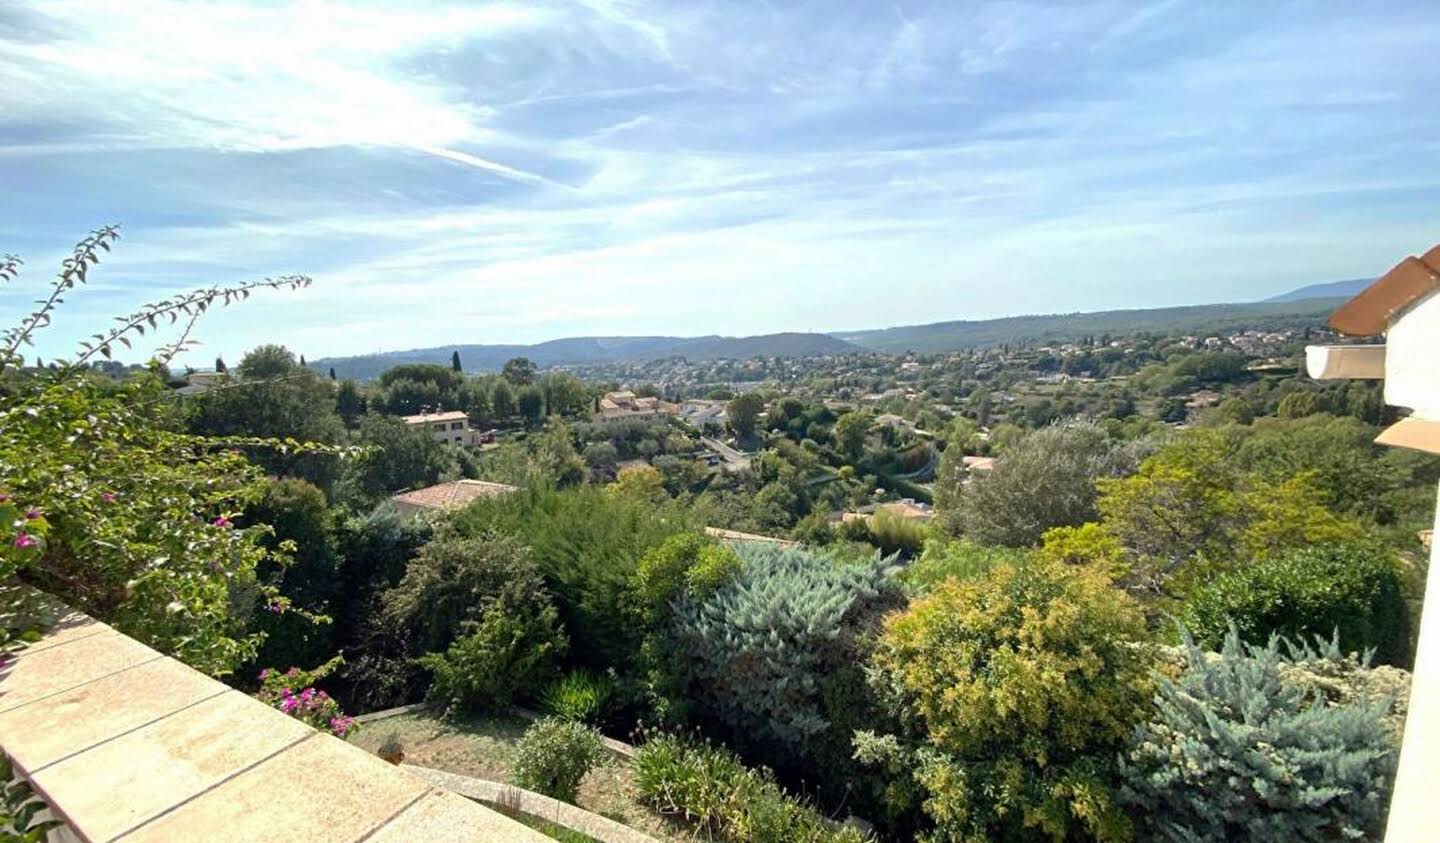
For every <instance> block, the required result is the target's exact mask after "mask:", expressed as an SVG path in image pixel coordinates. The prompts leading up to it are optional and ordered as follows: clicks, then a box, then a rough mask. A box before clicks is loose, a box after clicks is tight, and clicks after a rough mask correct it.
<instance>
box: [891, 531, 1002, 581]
mask: <svg viewBox="0 0 1440 843" xmlns="http://www.w3.org/2000/svg"><path fill="white" fill-rule="evenodd" d="M1025 554H1026V551H1023V550H1017V549H1016V548H1013V547H987V546H985V545H982V544H976V543H975V542H973V541H970V540H969V539H953V540H949V541H946V540H943V539H931V540H929V541H927V542H925V551H924V552H923V553H921V554H920V558H919V559H916V560H915V562H914V563H912V564H911V565H910V566H909V567H907V568H906V569H905V570H904V571H902V572H901V573H900V580H901V582H903V583H905V584H906V586H908V587H909V588H910V589H912V590H914V591H916V592H924V591H927V590H929V589H930V587H931V586H933V585H935V584H936V583H939V582H943V581H944V580H949V579H959V580H966V579H970V578H971V577H978V576H981V575H983V574H984V573H985V572H987V571H989V570H990V569H991V568H993V567H995V566H996V565H997V564H1000V563H1002V562H1009V563H1012V564H1013V563H1018V562H1021V561H1022V560H1024V559H1025Z"/></svg>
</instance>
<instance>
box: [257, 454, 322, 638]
mask: <svg viewBox="0 0 1440 843" xmlns="http://www.w3.org/2000/svg"><path fill="white" fill-rule="evenodd" d="M244 520H245V522H246V523H259V524H269V525H270V526H271V527H272V528H273V529H274V533H273V534H272V535H271V536H270V537H269V538H267V540H266V544H267V545H269V546H270V547H272V548H276V549H278V548H279V547H280V543H281V542H287V541H288V542H293V546H294V548H295V550H294V553H293V554H292V557H293V559H292V561H291V563H290V564H289V565H287V566H285V567H284V569H283V570H281V569H280V567H279V566H278V565H275V564H274V563H271V564H267V565H262V566H261V568H260V572H259V573H260V575H261V576H262V577H268V578H274V579H276V580H278V586H279V589H280V593H281V594H282V595H284V596H285V597H286V598H288V599H289V600H290V603H291V605H292V606H294V607H297V608H300V609H304V610H306V612H307V613H314V614H318V615H325V616H327V617H328V616H330V612H331V608H332V603H333V601H334V600H335V597H336V596H337V595H338V594H339V591H340V577H339V571H338V568H337V564H338V559H337V556H336V548H335V532H334V526H333V524H332V520H331V516H330V508H329V504H328V503H327V502H326V500H325V493H324V492H322V491H320V489H319V488H317V487H315V486H314V485H312V484H310V483H308V482H306V481H304V480H297V479H293V478H292V479H287V480H273V481H270V482H269V483H267V484H266V486H265V492H264V494H263V495H261V497H260V500H259V501H257V502H256V503H255V504H254V505H253V506H251V507H250V508H249V509H247V510H246V512H245V519H244ZM255 618H256V625H257V627H258V628H259V629H260V630H261V631H262V632H264V633H265V642H264V643H263V644H262V645H261V647H260V652H259V654H258V655H257V656H256V658H255V662H256V663H257V664H264V665H317V664H320V663H321V662H323V661H325V660H326V659H327V658H329V657H330V655H331V654H333V653H334V652H335V649H336V648H335V641H334V637H333V635H332V632H333V628H332V626H331V625H330V623H328V622H316V621H313V620H311V619H310V618H308V617H306V616H305V615H302V614H300V613H298V612H286V613H284V614H280V615H277V614H275V613H273V612H269V611H265V610H264V609H263V608H259V610H258V611H256V612H255Z"/></svg>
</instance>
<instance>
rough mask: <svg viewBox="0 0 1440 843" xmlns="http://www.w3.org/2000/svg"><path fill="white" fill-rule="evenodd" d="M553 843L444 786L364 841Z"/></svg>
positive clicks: (427, 795) (530, 829)
mask: <svg viewBox="0 0 1440 843" xmlns="http://www.w3.org/2000/svg"><path fill="white" fill-rule="evenodd" d="M418 840H425V841H431V843H472V841H473V843H512V841H513V843H553V841H551V839H550V838H549V837H546V836H545V835H543V834H541V833H540V832H538V831H536V830H534V829H533V828H530V827H528V826H525V825H522V824H521V823H518V822H516V821H515V820H512V819H510V818H509V817H507V816H504V815H502V814H500V813H498V812H496V811H492V810H490V809H489V808H486V807H485V806H483V805H480V804H478V803H475V802H471V801H470V800H469V799H466V798H465V797H463V796H456V795H455V794H453V793H448V792H446V791H443V790H435V791H431V792H430V793H427V794H426V795H425V797H424V798H423V799H421V800H420V801H419V802H416V803H415V804H414V805H411V806H410V807H409V808H406V809H405V813H403V814H401V815H400V816H398V817H396V818H395V819H393V820H391V821H390V822H389V823H388V824H386V826H385V827H384V828H382V829H380V830H379V831H378V832H376V833H375V835H374V836H372V837H369V838H366V840H365V843H413V841H418Z"/></svg>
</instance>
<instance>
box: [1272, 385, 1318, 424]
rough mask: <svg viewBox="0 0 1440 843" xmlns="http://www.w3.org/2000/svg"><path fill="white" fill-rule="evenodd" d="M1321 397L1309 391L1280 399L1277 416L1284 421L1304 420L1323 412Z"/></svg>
mask: <svg viewBox="0 0 1440 843" xmlns="http://www.w3.org/2000/svg"><path fill="white" fill-rule="evenodd" d="M1320 404H1321V402H1320V396H1319V395H1318V394H1317V393H1315V392H1311V391H1309V390H1302V391H1299V392H1292V393H1290V394H1289V395H1287V396H1285V397H1284V398H1282V399H1280V406H1279V407H1278V408H1277V409H1276V410H1275V414H1276V415H1278V416H1279V417H1280V418H1282V419H1303V418H1305V417H1306V416H1313V415H1315V414H1316V413H1318V412H1320V411H1321V406H1320Z"/></svg>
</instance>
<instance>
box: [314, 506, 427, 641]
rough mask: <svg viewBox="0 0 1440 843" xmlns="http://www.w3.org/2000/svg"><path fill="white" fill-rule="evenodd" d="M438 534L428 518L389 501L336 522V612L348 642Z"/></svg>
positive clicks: (340, 637) (341, 636)
mask: <svg viewBox="0 0 1440 843" xmlns="http://www.w3.org/2000/svg"><path fill="white" fill-rule="evenodd" d="M433 534H434V528H433V527H432V525H431V522H430V521H429V520H428V519H425V518H407V517H405V516H403V515H401V514H400V513H399V511H398V510H397V509H396V508H395V506H394V505H393V504H388V503H387V504H383V505H381V506H379V507H377V508H375V509H374V510H373V511H371V512H370V513H369V514H367V515H363V516H355V517H352V518H347V519H344V520H342V521H340V522H339V523H337V524H336V527H335V542H336V545H337V548H338V552H339V554H340V577H339V578H340V592H339V594H337V595H336V598H335V600H334V601H333V602H332V604H331V610H330V616H331V618H333V619H334V624H335V639H336V640H337V641H339V642H340V645H341V646H342V647H346V646H349V645H351V644H353V643H355V642H356V640H357V638H358V637H359V636H360V635H361V632H362V629H363V628H364V626H365V624H366V622H367V621H368V620H370V619H371V618H372V617H373V616H374V615H376V614H377V613H378V612H379V608H378V606H377V605H376V598H377V596H378V595H379V594H380V593H381V592H382V591H385V590H386V589H389V588H392V587H394V586H395V585H396V584H397V583H399V582H400V580H401V578H403V577H404V576H405V568H406V567H407V566H408V565H409V564H410V560H412V559H414V558H415V557H416V556H417V555H418V554H419V553H420V549H421V548H422V547H424V546H425V544H426V543H427V542H429V541H430V539H431V537H432V536H433Z"/></svg>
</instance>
